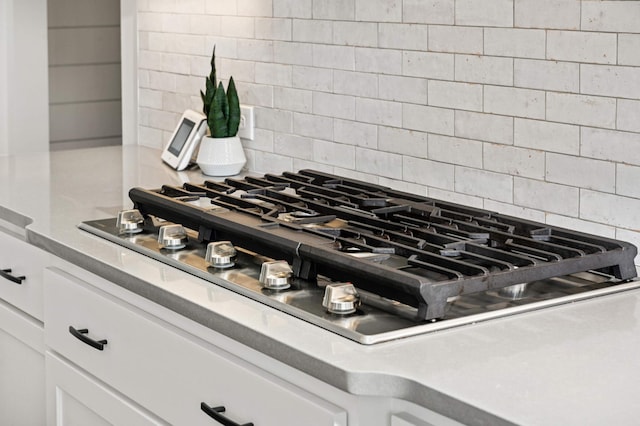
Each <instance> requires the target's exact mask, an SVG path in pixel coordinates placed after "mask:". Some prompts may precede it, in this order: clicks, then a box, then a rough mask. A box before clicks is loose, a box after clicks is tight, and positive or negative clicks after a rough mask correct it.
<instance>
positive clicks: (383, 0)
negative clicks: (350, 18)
mask: <svg viewBox="0 0 640 426" xmlns="http://www.w3.org/2000/svg"><path fill="white" fill-rule="evenodd" d="M355 2H356V18H355V20H356V21H373V22H400V21H402V0H355Z"/></svg>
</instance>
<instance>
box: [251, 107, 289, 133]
mask: <svg viewBox="0 0 640 426" xmlns="http://www.w3.org/2000/svg"><path fill="white" fill-rule="evenodd" d="M255 120H256V127H257V128H259V129H266V130H273V131H276V132H284V133H291V132H292V130H293V113H292V112H291V111H286V110H281V109H274V108H256V110H255Z"/></svg>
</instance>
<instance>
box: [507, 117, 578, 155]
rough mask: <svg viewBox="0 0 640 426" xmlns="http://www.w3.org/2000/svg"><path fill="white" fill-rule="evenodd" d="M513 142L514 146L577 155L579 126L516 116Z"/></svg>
mask: <svg viewBox="0 0 640 426" xmlns="http://www.w3.org/2000/svg"><path fill="white" fill-rule="evenodd" d="M513 142H514V145H516V146H523V147H527V148H533V149H538V150H542V151H550V152H560V153H564V154H572V155H579V154H580V127H578V126H572V125H568V124H560V123H551V122H548V121H540V120H526V119H522V118H516V119H515V129H514V140H513Z"/></svg>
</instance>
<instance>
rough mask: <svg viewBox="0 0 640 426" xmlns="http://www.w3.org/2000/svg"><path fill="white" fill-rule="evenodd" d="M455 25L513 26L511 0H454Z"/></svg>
mask: <svg viewBox="0 0 640 426" xmlns="http://www.w3.org/2000/svg"><path fill="white" fill-rule="evenodd" d="M455 17H456V25H475V26H487V27H511V26H513V0H456V15H455Z"/></svg>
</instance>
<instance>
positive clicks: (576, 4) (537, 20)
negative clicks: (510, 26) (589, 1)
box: [514, 0, 581, 30]
mask: <svg viewBox="0 0 640 426" xmlns="http://www.w3.org/2000/svg"><path fill="white" fill-rule="evenodd" d="M580 3H581V2H580V0H515V22H514V26H516V27H522V28H549V29H551V28H553V29H562V30H578V29H580Z"/></svg>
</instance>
